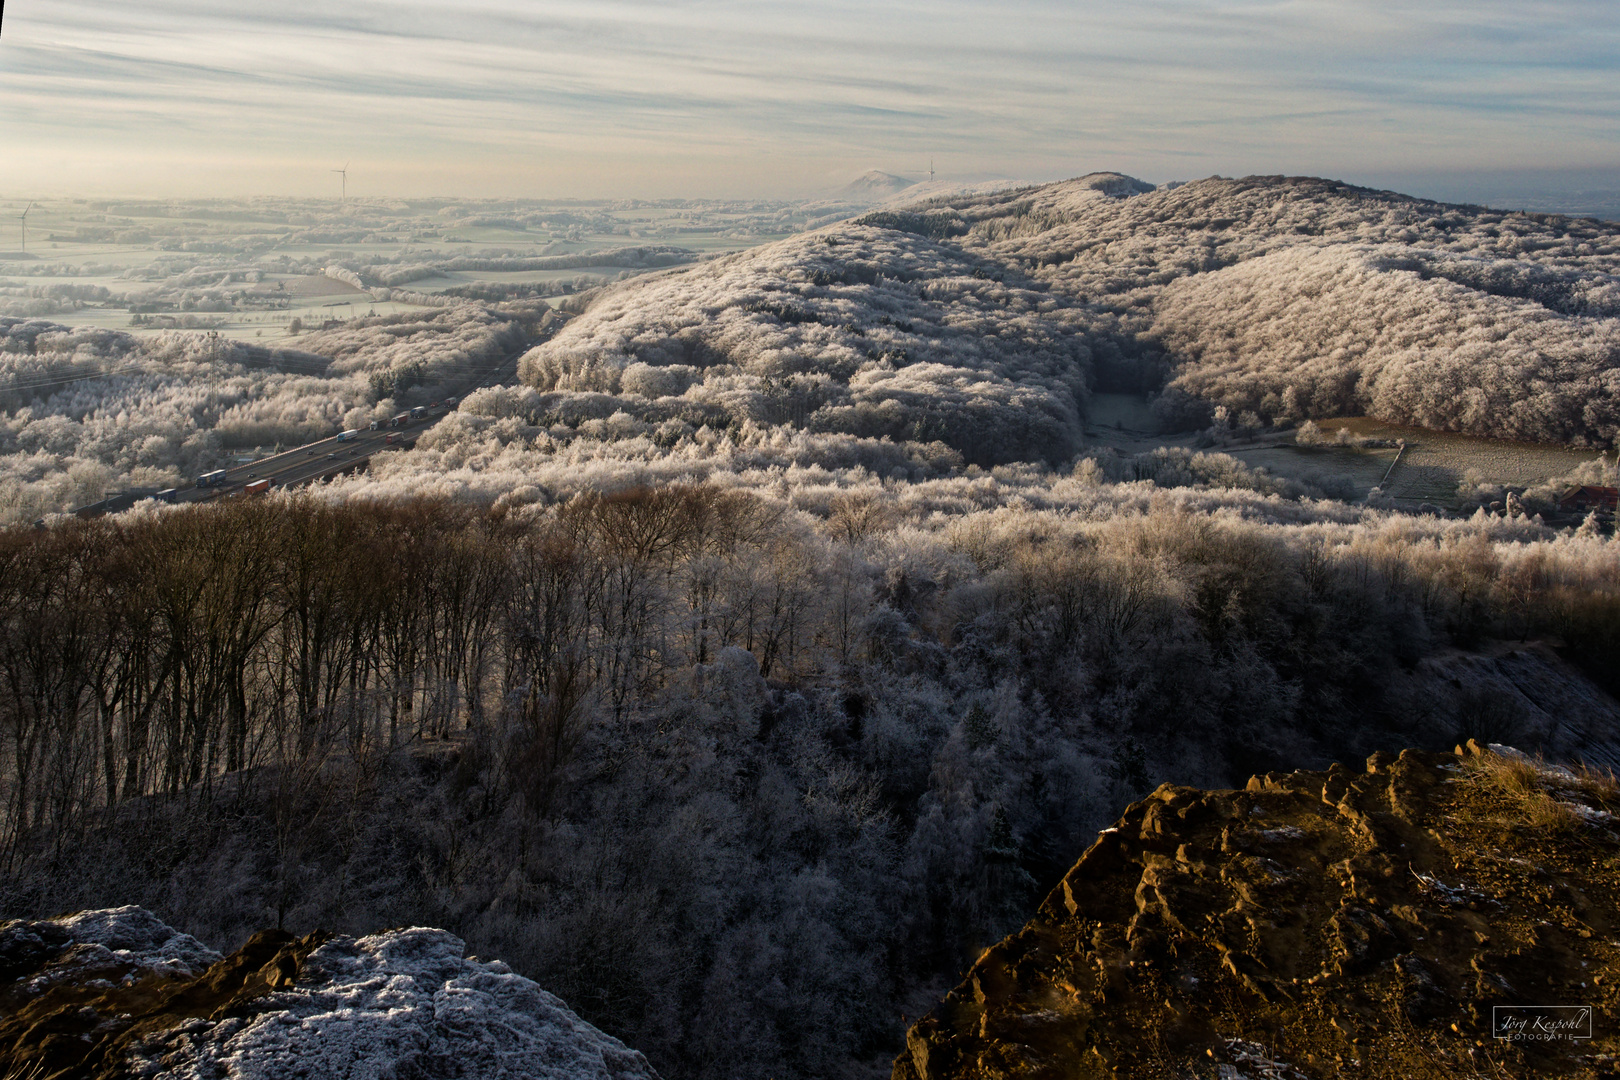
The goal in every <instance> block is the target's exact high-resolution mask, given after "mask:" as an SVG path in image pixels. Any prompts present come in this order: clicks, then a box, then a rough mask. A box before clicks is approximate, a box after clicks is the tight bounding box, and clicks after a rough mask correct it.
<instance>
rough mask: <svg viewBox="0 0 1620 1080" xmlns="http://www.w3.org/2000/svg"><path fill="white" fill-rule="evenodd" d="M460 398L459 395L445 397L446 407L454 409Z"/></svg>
mask: <svg viewBox="0 0 1620 1080" xmlns="http://www.w3.org/2000/svg"><path fill="white" fill-rule="evenodd" d="M460 400H461V399H460V398H458V397H447V398H445V399H444V407H445V408H446V409H453V408H455V407H456V402H458V401H460Z"/></svg>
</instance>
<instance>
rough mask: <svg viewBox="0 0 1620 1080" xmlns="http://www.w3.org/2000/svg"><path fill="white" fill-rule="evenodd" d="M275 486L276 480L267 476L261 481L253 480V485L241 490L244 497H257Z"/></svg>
mask: <svg viewBox="0 0 1620 1080" xmlns="http://www.w3.org/2000/svg"><path fill="white" fill-rule="evenodd" d="M275 486H276V478H275V477H273V476H267V477H265V478H264V479H263V480H255V481H253V483H251V484H249V485H248V486H247V487H245V488H243V489H242V494H244V495H258V494H260V493H261V492H265V491H269V490H270V489H271V488H273V487H275Z"/></svg>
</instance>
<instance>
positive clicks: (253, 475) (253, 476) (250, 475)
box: [248, 472, 259, 480]
mask: <svg viewBox="0 0 1620 1080" xmlns="http://www.w3.org/2000/svg"><path fill="white" fill-rule="evenodd" d="M258 478H259V474H258V473H256V472H250V473H248V479H249V480H257V479H258Z"/></svg>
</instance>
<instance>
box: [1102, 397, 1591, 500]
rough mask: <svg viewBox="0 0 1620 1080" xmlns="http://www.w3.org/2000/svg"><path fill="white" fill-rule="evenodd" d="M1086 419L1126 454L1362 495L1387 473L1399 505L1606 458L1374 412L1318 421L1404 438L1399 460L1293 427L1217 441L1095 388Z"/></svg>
mask: <svg viewBox="0 0 1620 1080" xmlns="http://www.w3.org/2000/svg"><path fill="white" fill-rule="evenodd" d="M1087 420H1088V423H1087V425H1086V434H1087V436H1088V438H1089V439H1090V441H1091V442H1092V444H1093V445H1098V446H1107V447H1111V448H1113V449H1115V450H1118V451H1120V452H1121V453H1132V454H1139V453H1144V452H1147V451H1150V450H1152V449H1153V448H1154V447H1157V446H1177V447H1186V448H1189V449H1193V448H1201V449H1206V450H1211V451H1220V452H1222V453H1226V454H1230V455H1231V456H1233V457H1235V458H1237V459H1238V460H1240V461H1242V462H1244V463H1245V464H1247V465H1251V466H1258V467H1261V468H1264V469H1266V470H1268V471H1269V472H1272V473H1274V474H1277V475H1279V476H1287V477H1294V478H1298V479H1303V480H1307V481H1311V482H1314V483H1316V484H1317V485H1318V486H1323V487H1333V486H1337V485H1336V484H1335V481H1337V483H1338V484H1342V483H1343V482H1345V481H1348V484H1349V486H1350V488H1351V489H1352V490H1354V492H1355V493H1356V495H1357V496H1358V497H1365V496H1366V494H1367V492H1368V491H1370V490H1371V489H1372V488H1373V487H1375V486H1378V485H1379V484H1380V483H1381V482H1382V481H1383V480H1384V478H1385V476H1386V475H1387V476H1388V482H1387V483H1384V484H1383V489H1384V493H1385V494H1386V495H1388V496H1389V497H1391V498H1393V499H1394V500H1395V501H1396V502H1397V503H1398V504H1409V505H1412V506H1417V505H1419V504H1422V503H1430V504H1433V505H1436V506H1452V505H1454V504H1457V503H1458V487H1459V485H1461V484H1463V483H1464V482H1465V481H1469V480H1472V481H1474V482H1476V483H1486V484H1497V485H1501V486H1503V487H1510V488H1529V487H1535V486H1536V485H1538V484H1545V483H1547V482H1548V481H1551V480H1555V479H1557V478H1560V477H1564V476H1567V475H1569V474H1570V473H1571V472H1573V471H1574V470H1575V469H1577V468H1579V467H1581V466H1582V465H1586V464H1588V463H1593V462H1597V461H1598V460H1599V454H1598V453H1597V452H1596V451H1593V450H1591V449H1585V448H1572V447H1564V446H1549V445H1545V444H1539V443H1520V442H1510V441H1507V440H1503V439H1483V438H1478V437H1475V436H1471V435H1458V434H1455V433H1453V432H1446V431H1426V430H1424V429H1422V428H1416V427H1409V426H1405V425H1400V424H1388V423H1385V422H1383V421H1381V420H1374V419H1372V418H1370V417H1342V418H1338V419H1333V420H1323V421H1320V422H1318V425H1317V426H1318V427H1320V428H1321V429H1322V432H1323V433H1324V434H1325V435H1328V436H1330V437H1331V436H1333V435H1335V434H1336V433H1337V432H1339V431H1341V430H1342V431H1345V432H1347V433H1349V435H1350V436H1352V437H1354V438H1356V439H1365V440H1380V441H1389V442H1399V441H1401V440H1404V441H1405V443H1406V451H1405V453H1403V454H1401V456H1400V462H1399V463H1398V464H1396V463H1395V456H1396V453H1397V449H1396V448H1394V447H1383V446H1355V445H1334V444H1332V443H1329V444H1326V445H1315V446H1306V445H1298V444H1296V443H1295V442H1294V441H1293V435H1292V433H1278V434H1275V435H1273V434H1264V435H1262V436H1260V437H1258V438H1256V439H1254V440H1249V441H1238V440H1233V441H1230V442H1227V443H1225V444H1216V445H1210V444H1209V442H1208V437H1207V435H1205V434H1204V433H1201V432H1200V433H1193V432H1178V433H1174V434H1163V433H1160V432H1159V430H1158V427H1157V421H1156V419H1155V417H1154V415H1153V411H1152V409H1151V407H1150V406H1149V403H1148V399H1147V398H1146V397H1145V396H1144V395H1141V394H1095V395H1093V396H1092V399H1091V403H1090V407H1089V409H1088V412H1087ZM1611 460H1612V457H1611ZM1392 464H1394V469H1393V471H1391V469H1390V466H1391V465H1392Z"/></svg>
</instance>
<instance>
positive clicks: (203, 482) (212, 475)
mask: <svg viewBox="0 0 1620 1080" xmlns="http://www.w3.org/2000/svg"><path fill="white" fill-rule="evenodd" d="M223 483H225V470H224V469H215V470H214V471H213V472H206V473H203V474H202V475H201V476H199V477H197V486H198V487H200V488H209V487H219V486H220V485H222V484H223Z"/></svg>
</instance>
